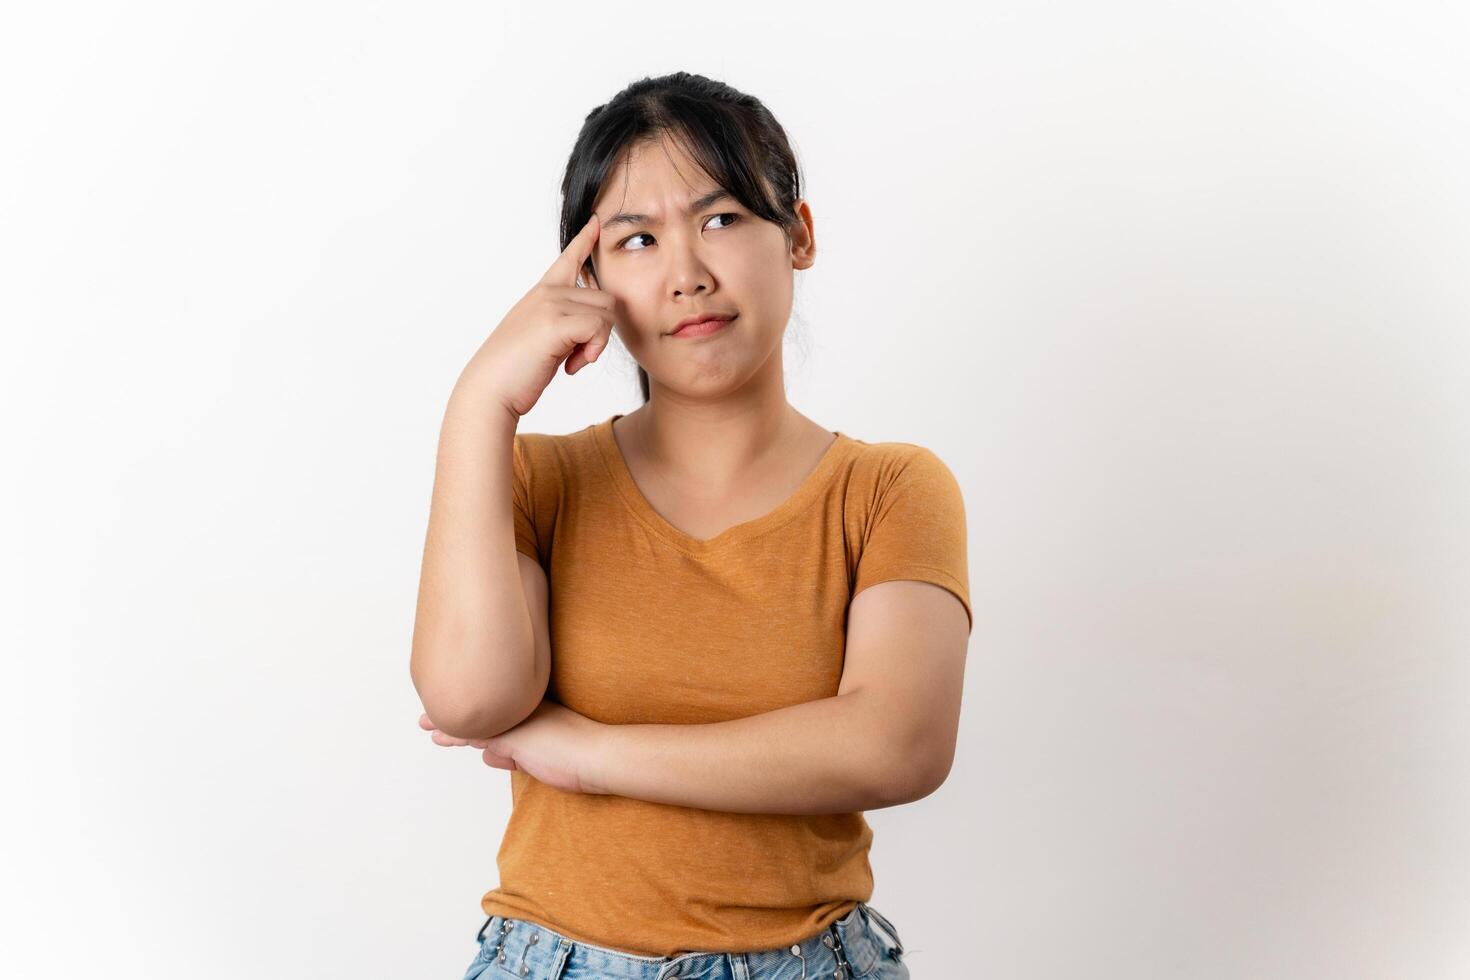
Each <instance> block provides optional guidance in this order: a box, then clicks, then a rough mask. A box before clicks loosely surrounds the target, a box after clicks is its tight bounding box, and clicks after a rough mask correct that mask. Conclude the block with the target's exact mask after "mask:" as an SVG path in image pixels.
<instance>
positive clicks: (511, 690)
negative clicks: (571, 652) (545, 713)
mask: <svg viewBox="0 0 1470 980" xmlns="http://www.w3.org/2000/svg"><path fill="white" fill-rule="evenodd" d="M410 674H411V676H412V680H413V686H414V689H415V690H416V691H417V692H418V696H419V701H420V703H422V705H423V708H424V713H425V714H427V715H428V716H429V720H430V721H432V722H433V723H434V727H435V728H437V729H438V730H439V731H441V732H443V733H444V734H446V735H450V736H453V737H454V738H464V739H486V738H494V737H495V736H496V735H499V734H501V733H503V732H506V731H509V730H510V729H512V728H514V727H515V726H516V725H519V724H520V723H521V722H522V721H524V720H525V719H526V718H527V717H528V716H529V715H530V714H531V712H532V711H534V710H535V709H536V706H537V705H538V704H539V703H540V702H541V699H542V698H543V697H544V696H545V688H546V682H545V679H544V678H540V677H527V678H524V679H519V678H510V677H507V678H504V679H503V683H496V684H471V683H467V682H465V681H464V680H463V679H462V678H459V677H455V676H451V675H447V674H443V673H438V674H435V673H431V672H427V671H423V670H420V669H417V668H415V669H412V670H411V671H410ZM537 681H539V682H540V683H539V684H538V683H536V682H537Z"/></svg>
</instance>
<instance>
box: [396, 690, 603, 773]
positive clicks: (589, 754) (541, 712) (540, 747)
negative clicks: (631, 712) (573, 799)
mask: <svg viewBox="0 0 1470 980" xmlns="http://www.w3.org/2000/svg"><path fill="white" fill-rule="evenodd" d="M419 727H420V728H424V729H427V730H429V731H430V732H432V733H433V739H434V743H435V744H436V745H446V746H448V745H473V746H474V747H475V748H478V749H483V750H484V752H483V757H484V760H485V764H486V765H488V766H494V767H495V768H496V769H508V770H513V769H520V770H522V771H524V772H526V773H527V774H529V775H531V776H533V777H535V778H536V779H537V780H539V781H540V782H543V783H546V784H547V785H548V786H554V787H556V788H557V789H559V790H564V791H565V792H568V793H592V794H603V793H606V790H604V789H602V788H601V787H600V786H598V780H597V771H598V770H597V762H598V753H599V752H600V751H601V749H602V744H603V736H604V734H605V732H606V729H607V727H608V726H606V725H604V724H602V723H601V722H597V721H593V720H592V719H591V718H588V717H587V716H585V715H581V714H578V713H577V712H575V711H573V710H572V709H571V708H568V707H567V706H566V705H563V704H558V703H557V702H555V701H552V700H551V699H549V698H542V699H541V703H540V704H538V705H537V706H536V710H535V711H533V712H531V713H530V715H528V716H527V717H526V718H525V719H524V720H523V721H521V722H520V724H518V725H516V726H515V727H514V728H510V729H507V730H506V731H503V732H501V733H500V734H499V735H496V736H494V737H493V738H487V739H462V738H455V737H454V736H452V735H446V734H444V733H443V732H441V731H439V730H438V729H437V728H435V727H434V723H433V721H431V720H430V719H429V716H428V715H427V714H424V715H423V716H421V717H420V718H419Z"/></svg>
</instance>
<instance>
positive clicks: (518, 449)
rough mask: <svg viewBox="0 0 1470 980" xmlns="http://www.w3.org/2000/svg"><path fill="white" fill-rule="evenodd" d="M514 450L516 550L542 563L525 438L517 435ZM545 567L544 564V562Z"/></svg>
mask: <svg viewBox="0 0 1470 980" xmlns="http://www.w3.org/2000/svg"><path fill="white" fill-rule="evenodd" d="M514 442H515V445H514V450H513V452H512V453H511V459H512V467H511V468H512V474H513V476H514V482H513V484H512V486H511V510H512V511H513V512H514V517H515V531H516V550H517V551H519V552H520V553H521V554H524V555H530V556H531V557H532V558H534V559H536V560H537V561H538V562H539V561H541V560H542V559H541V553H540V550H539V549H538V548H537V547H536V518H535V511H534V509H533V504H532V500H533V498H532V496H531V467H530V463H529V462H528V460H527V452H526V440H525V436H523V435H521V434H520V433H516V436H515V440H514ZM543 565H544V562H543Z"/></svg>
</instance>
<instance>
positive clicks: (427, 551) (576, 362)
mask: <svg viewBox="0 0 1470 980" xmlns="http://www.w3.org/2000/svg"><path fill="white" fill-rule="evenodd" d="M598 230H599V229H598V224H597V221H596V218H595V216H594V218H593V219H592V220H589V221H588V223H587V225H586V226H584V227H583V229H582V230H581V231H580V232H578V233H577V235H576V236H575V237H574V238H573V239H572V240H571V241H570V242H569V243H568V244H567V247H566V248H565V249H564V250H563V251H562V253H561V255H559V256H558V257H557V259H556V261H555V262H554V263H552V265H551V268H550V269H548V270H547V273H546V275H545V276H543V277H542V279H541V281H540V282H538V283H537V284H536V285H535V286H533V287H532V288H531V290H530V291H529V292H527V293H526V295H525V296H523V297H522V298H521V300H520V301H519V302H517V303H516V305H515V306H514V307H513V308H512V309H511V311H510V312H509V313H508V314H507V315H506V317H505V319H504V320H502V321H501V323H500V324H499V325H498V326H497V327H496V328H495V330H494V331H493V332H491V334H490V336H489V337H488V338H487V339H486V340H485V342H484V343H483V344H482V345H481V347H480V349H479V350H478V351H477V352H476V353H475V356H474V357H473V358H472V359H471V360H470V363H469V364H468V365H467V366H466V367H465V369H464V371H463V372H462V373H461V374H460V377H459V380H458V382H457V383H456V384H455V386H454V391H453V393H452V394H451V395H450V397H449V405H448V407H447V408H446V409H445V412H444V421H443V424H442V426H441V428H440V432H439V448H438V455H437V461H436V464H435V471H434V491H433V497H432V500H431V502H430V505H429V527H428V534H427V536H426V540H425V542H424V559H423V571H422V573H421V575H420V578H419V595H418V607H417V611H416V613H415V616H414V626H413V651H412V654H411V657H410V664H409V672H410V674H411V675H412V677H413V684H414V687H415V688H416V689H417V690H418V693H419V698H420V700H421V701H422V702H423V706H424V711H425V712H426V713H427V714H428V715H429V718H430V719H431V720H432V721H433V722H434V724H435V727H437V728H438V729H439V730H440V731H442V732H444V733H446V734H448V735H452V736H455V737H458V738H491V737H494V736H495V735H499V734H500V733H501V732H503V731H505V730H507V729H509V728H512V727H514V726H515V725H517V724H519V723H520V722H521V721H522V720H524V719H525V718H526V717H527V716H528V715H530V714H531V712H532V711H534V710H535V708H536V706H537V705H538V704H540V702H541V699H542V697H543V696H544V694H545V691H546V684H547V680H548V679H549V677H550V675H551V646H550V639H549V637H548V636H547V623H546V620H547V581H546V575H545V573H544V572H543V571H542V569H541V567H540V565H539V563H537V562H536V561H534V560H533V559H531V558H530V557H529V556H525V555H522V554H521V553H520V552H519V551H517V550H516V546H515V516H514V511H513V510H512V507H513V503H512V486H513V481H514V479H515V471H514V465H515V464H514V457H513V453H514V452H515V434H516V426H517V425H518V424H519V422H520V419H521V416H523V415H525V414H526V413H527V412H528V411H530V410H531V407H532V406H533V405H535V403H536V401H537V400H538V399H539V398H540V397H541V394H542V392H543V391H545V389H546V386H547V385H548V384H550V383H551V379H552V378H554V377H555V376H556V370H557V368H558V367H559V366H562V365H565V370H566V373H567V374H575V373H576V372H577V371H579V370H581V368H582V367H583V366H584V365H586V364H588V363H590V362H592V361H595V360H596V359H597V358H598V356H599V355H600V354H601V352H602V351H603V349H604V348H605V347H606V346H607V342H608V335H609V334H610V333H611V332H612V313H613V305H614V303H613V298H612V296H611V295H610V294H608V293H605V292H603V291H602V290H601V289H600V288H593V287H581V286H579V285H578V272H579V270H580V269H581V268H582V266H583V264H584V263H585V262H586V261H587V257H588V255H589V254H590V253H591V250H592V248H593V246H594V244H595V242H596V241H597V234H598Z"/></svg>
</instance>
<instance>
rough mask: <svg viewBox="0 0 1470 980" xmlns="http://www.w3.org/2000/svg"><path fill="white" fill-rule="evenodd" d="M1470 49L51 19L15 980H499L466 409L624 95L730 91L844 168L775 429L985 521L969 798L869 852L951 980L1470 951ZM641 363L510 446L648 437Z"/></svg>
mask: <svg viewBox="0 0 1470 980" xmlns="http://www.w3.org/2000/svg"><path fill="white" fill-rule="evenodd" d="M1467 49H1470V26H1467V17H1466V14H1465V12H1464V7H1463V5H1459V4H1451V3H1444V4H1417V5H1414V4H1410V5H1407V6H1406V5H1404V4H1393V5H1390V4H1387V3H1348V4H1343V3H1334V4H1328V3H1320V4H1304V3H1290V4H1283V3H1281V2H1272V3H1256V4H1246V5H1242V4H1229V5H1225V4H1209V5H1207V4H1180V3H1171V2H1157V3H1114V4H1089V3H1064V4H1045V5H1041V4H1022V3H1007V4H980V5H972V6H954V7H948V6H944V7H941V6H937V5H935V6H928V5H924V4H919V5H914V4H907V5H904V6H903V8H902V11H901V17H895V16H894V15H893V13H892V12H881V13H880V12H876V11H875V12H873V13H871V14H869V13H864V12H861V11H858V10H855V9H853V8H837V7H824V8H820V9H809V8H807V7H802V6H798V5H793V4H784V3H783V4H762V3H744V4H740V5H737V7H735V8H717V7H690V6H689V5H687V4H669V3H649V4H642V5H626V4H620V5H605V4H598V5H585V6H583V5H567V4H553V5H550V6H542V7H540V8H536V9H534V10H533V9H532V8H531V7H529V6H515V5H507V4H495V3H462V2H461V3H429V4H423V3H416V4H409V3H400V4H383V3H362V2H357V3H303V2H299V0H293V2H291V3H250V4H234V5H219V4H198V3H182V2H180V3H172V4H163V3H142V4H130V5H121V4H91V5H74V4H45V5H41V4H36V5H31V6H28V7H20V6H19V5H14V6H11V7H9V8H7V12H6V13H5V14H4V18H3V23H0V139H3V152H0V178H3V179H0V249H3V251H0V321H3V324H4V334H3V337H4V345H3V357H0V386H3V398H4V401H3V406H0V408H3V418H4V427H5V428H4V470H5V474H6V475H5V478H4V481H3V484H0V486H3V488H4V494H5V500H4V507H3V511H0V513H3V517H0V521H3V525H0V531H3V546H0V563H3V566H0V567H3V574H4V582H3V593H0V594H3V597H4V598H3V604H4V614H3V634H0V641H3V649H4V661H3V663H4V676H3V688H0V690H3V698H4V700H3V712H0V718H3V724H4V729H3V732H0V735H3V745H4V753H5V757H4V773H5V784H4V788H5V796H6V798H7V801H8V802H7V803H6V805H5V807H4V817H3V818H0V819H3V820H4V822H5V827H4V828H3V839H4V842H5V858H4V872H3V874H0V881H3V884H0V889H3V892H0V897H3V901H4V905H5V908H4V909H3V910H0V911H3V918H0V973H4V975H6V976H10V977H25V978H38V977H62V976H75V975H95V976H107V977H114V978H123V977H127V978H134V977H136V978H165V977H166V978H186V977H195V976H206V975H207V976H212V977H232V978H258V977H273V978H274V977H282V978H296V977H300V978H322V977H341V978H354V980H355V978H362V977H375V978H378V977H381V978H385V980H399V978H410V977H412V978H419V977H423V978H428V977H444V978H452V977H459V976H461V975H462V972H463V970H464V969H465V968H466V967H467V966H468V964H469V962H470V960H471V958H472V957H473V955H474V952H475V947H474V942H473V936H474V934H475V931H476V930H477V929H478V928H479V925H480V923H481V921H482V918H483V917H482V915H481V913H480V911H479V904H478V903H479V898H480V895H481V894H482V893H483V892H484V891H485V890H487V889H488V888H490V887H492V886H493V885H495V884H496V883H497V881H498V875H497V871H496V867H495V856H496V850H497V847H498V845H499V843H500V839H501V833H502V830H503V829H504V826H505V821H506V818H507V816H508V812H509V806H510V793H509V774H508V773H507V772H505V771H503V770H498V769H493V768H490V767H489V766H486V765H485V764H484V763H483V762H482V761H481V760H480V757H479V753H478V752H477V751H476V750H473V749H448V748H441V747H439V746H436V745H434V744H432V743H431V742H430V740H429V737H428V735H427V734H426V733H424V732H423V731H421V730H420V729H419V728H418V725H417V719H418V715H419V712H420V710H421V708H420V705H419V703H418V699H417V696H416V694H415V692H414V690H413V687H412V684H411V682H410V679H409V673H408V658H409V640H410V635H411V629H412V623H413V612H414V602H415V595H416V590H417V583H418V573H419V563H420V559H421V556H422V548H423V543H424V532H425V525H426V521H427V517H428V506H429V494H430V489H431V485H432V479H433V465H434V453H435V442H436V439H437V436H438V427H439V423H440V420H441V417H442V413H443V409H444V405H445V400H446V399H447V398H448V395H449V392H450V388H451V386H452V385H453V383H454V381H455V379H456V377H457V375H458V373H459V371H460V369H461V368H462V367H463V365H464V364H465V362H466V361H467V360H468V359H469V357H470V355H471V354H472V353H473V352H474V350H475V349H476V348H477V347H478V346H479V344H480V343H481V341H482V340H483V339H484V338H485V336H486V335H487V334H488V333H489V332H490V330H492V329H493V328H494V326H495V325H496V324H497V323H498V322H499V321H500V319H501V317H502V316H504V314H505V312H506V311H507V310H508V309H509V308H510V306H511V305H512V304H513V303H514V302H515V301H516V300H517V299H518V298H519V297H520V296H521V295H522V294H523V293H524V292H525V291H526V290H527V289H529V288H530V287H531V285H532V284H533V283H534V282H535V280H536V279H537V278H538V277H539V276H541V275H542V274H543V273H544V271H545V270H546V268H547V266H549V265H550V263H551V262H552V260H553V259H554V258H555V256H556V253H557V238H556V221H557V208H558V187H559V181H560V177H561V173H562V168H563V166H564V164H565V162H566V158H567V155H568V153H569V151H570V149H571V145H572V141H573V139H574V137H575V135H576V133H577V130H578V128H579V126H580V124H581V121H582V119H583V117H584V116H585V115H586V113H587V112H588V111H589V110H590V109H591V108H593V107H594V106H596V105H599V104H601V103H602V102H604V101H606V99H607V98H609V97H610V96H611V95H612V94H613V93H614V92H616V91H617V90H618V89H620V88H621V87H623V86H624V85H625V84H627V83H628V82H630V81H632V80H633V79H635V78H638V77H642V76H645V75H657V74H662V73H665V72H669V71H676V70H688V71H694V72H699V73H702V74H707V75H710V76H712V77H715V78H719V79H722V80H725V81H727V82H729V83H730V84H732V85H734V86H735V87H737V88H740V89H743V90H746V91H748V92H751V93H752V94H754V95H756V96H758V97H760V98H762V99H763V100H765V101H766V102H767V104H768V105H769V106H770V108H771V109H772V111H773V112H774V113H775V114H776V116H777V118H778V119H780V121H781V122H782V123H783V124H784V125H785V126H786V128H787V130H788V132H789V134H790V136H791V139H792V141H793V144H794V146H795V148H796V151H797V154H798V159H799V161H800V163H801V165H802V167H803V168H804V174H805V177H806V180H807V185H806V196H807V198H808V200H809V201H810V203H811V207H812V211H813V215H814V222H815V229H816V237H817V243H818V261H817V263H816V265H815V267H814V268H812V269H811V270H809V271H806V272H800V273H797V281H798V285H797V292H796V299H795V309H794V312H793V317H792V321H791V324H790V328H789V333H788V342H787V344H786V348H785V355H786V366H787V378H788V390H789V393H790V397H791V400H792V402H793V403H794V404H795V405H796V406H797V407H798V408H799V409H800V410H802V411H803V412H804V413H806V414H808V415H810V416H811V417H813V418H814V419H816V420H817V421H819V422H822V423H824V424H826V425H827V426H828V427H829V428H832V429H839V430H841V431H843V432H846V433H848V434H850V435H853V436H856V437H858V438H861V439H865V440H868V441H882V440H899V441H905V442H913V443H918V444H920V445H924V446H928V447H930V448H932V449H933V450H934V451H935V452H936V453H938V454H939V456H940V457H941V458H942V459H944V460H945V461H946V462H947V463H948V464H949V465H950V466H951V468H952V469H953V470H954V472H955V474H956V476H957V477H958V478H959V480H960V483H961V486H962V488H963V491H964V496H965V503H966V511H967V515H968V529H969V546H970V552H969V553H970V576H971V585H972V589H973V598H974V608H975V618H976V622H975V628H974V633H973V636H972V638H971V644H970V651H969V660H968V666H967V671H966V691H965V700H964V711H963V719H962V727H961V733H960V745H959V750H958V754H957V757H956V761H955V765H954V769H953V771H952V773H951V775H950V778H949V781H948V782H947V783H946V784H945V785H944V786H943V787H942V788H941V789H940V790H939V791H938V792H936V793H934V794H933V795H932V796H929V797H927V798H925V799H923V800H922V801H920V802H918V803H915V804H912V805H909V806H905V807H900V808H893V809H886V810H880V811H874V812H871V813H870V814H869V820H870V821H871V823H872V824H873V826H874V829H875V833H876V840H875V844H874V849H873V851H872V863H873V867H874V872H875V876H876V881H877V885H876V891H875V893H874V895H873V899H872V901H873V904H874V905H875V907H877V908H878V909H880V910H881V911H883V912H885V913H886V914H887V915H888V916H889V917H890V918H891V919H893V920H894V922H895V924H896V925H897V926H898V927H899V929H900V931H901V932H902V936H903V939H904V941H905V944H906V945H907V947H908V949H909V951H910V952H909V955H908V960H909V963H910V965H911V968H912V970H913V973H914V976H915V977H916V980H964V978H970V977H997V978H1000V977H1003V978H1006V980H1063V978H1067V980H1070V978H1076V977H1083V976H1086V977H1093V978H1117V980H1125V978H1126V980H1137V978H1156V977H1157V978H1165V977H1167V978H1176V977H1191V978H1195V977H1198V978H1252V980H1257V978H1311V980H1316V978H1323V977H1333V978H1358V977H1362V978H1394V980H1450V978H1458V977H1464V976H1467V975H1470V792H1467V778H1466V777H1467V773H1470V723H1467V717H1470V711H1467V709H1470V670H1467V656H1466V654H1467V638H1470V603H1467V601H1466V600H1467V587H1470V575H1467V572H1470V520H1467V511H1470V507H1467V503H1470V453H1467V446H1470V342H1467V336H1470V331H1467V327H1470V286H1467V272H1470V182H1467V181H1466V178H1465V175H1466V174H1467V173H1470V112H1467V108H1466V107H1467V105H1470V60H1467V59H1466V58H1465V52H1466V50H1467ZM612 355H613V356H609V357H606V358H603V359H602V360H601V361H600V362H599V363H597V364H594V365H592V366H591V367H590V368H588V369H587V370H585V371H583V372H581V373H579V374H578V375H577V376H575V377H567V376H566V375H565V374H562V373H559V374H558V376H557V378H556V380H555V381H553V382H552V384H551V386H550V388H549V389H548V390H547V392H546V394H545V395H544V396H543V398H542V400H541V402H540V403H539V404H538V405H537V406H536V408H535V410H534V411H533V412H532V413H531V414H530V415H529V416H528V417H527V418H525V419H524V420H523V422H522V431H532V432H549V433H565V432H570V431H573V430H576V429H579V428H582V427H583V426H585V425H587V424H590V423H592V422H596V421H600V420H602V419H604V418H606V417H607V416H608V415H610V414H613V413H615V412H628V411H631V410H632V409H633V408H634V407H636V406H637V405H638V404H639V401H640V399H639V395H638V392H637V381H636V376H635V373H634V368H633V364H632V362H631V360H630V359H629V357H628V355H627V352H626V351H625V350H624V349H623V348H621V347H615V348H614V350H613V352H612ZM693 870H694V872H695V873H697V869H693ZM608 900H609V901H616V900H617V896H616V895H609V896H608Z"/></svg>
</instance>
